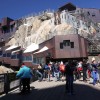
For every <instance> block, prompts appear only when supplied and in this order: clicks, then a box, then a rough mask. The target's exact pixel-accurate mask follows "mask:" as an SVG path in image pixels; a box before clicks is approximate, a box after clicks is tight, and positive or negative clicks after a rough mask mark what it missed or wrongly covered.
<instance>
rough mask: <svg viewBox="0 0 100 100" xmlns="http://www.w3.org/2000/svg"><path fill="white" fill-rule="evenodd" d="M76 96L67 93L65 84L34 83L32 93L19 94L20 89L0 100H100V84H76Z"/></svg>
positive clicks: (80, 82)
mask: <svg viewBox="0 0 100 100" xmlns="http://www.w3.org/2000/svg"><path fill="white" fill-rule="evenodd" d="M74 89H75V95H71V96H69V95H67V94H66V93H65V82H61V81H60V82H55V81H51V82H46V81H43V82H38V81H36V82H34V83H32V84H31V93H29V94H23V95H22V94H19V89H16V90H14V91H12V92H10V93H9V94H7V95H1V96H0V100H100V84H98V85H96V86H93V85H92V84H89V83H84V82H82V81H76V82H74Z"/></svg>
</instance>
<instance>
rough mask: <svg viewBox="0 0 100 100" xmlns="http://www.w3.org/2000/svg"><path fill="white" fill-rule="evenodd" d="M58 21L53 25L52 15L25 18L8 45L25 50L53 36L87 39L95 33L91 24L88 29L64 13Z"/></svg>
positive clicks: (72, 16)
mask: <svg viewBox="0 0 100 100" xmlns="http://www.w3.org/2000/svg"><path fill="white" fill-rule="evenodd" d="M64 16H65V17H64ZM56 17H57V20H59V16H58V15H56ZM60 20H61V23H60V24H56V25H55V24H54V21H55V17H54V14H53V13H46V14H45V13H44V14H43V15H39V16H31V17H28V18H25V19H23V22H22V23H23V24H21V25H20V26H19V27H18V30H16V32H15V35H14V37H13V38H12V39H11V40H10V41H9V42H8V44H11V45H12V44H16V45H20V46H22V47H24V48H26V47H27V46H29V45H30V44H31V43H36V44H40V43H42V42H44V41H45V40H48V39H50V38H52V37H53V36H55V35H66V34H80V35H82V36H84V37H87V36H88V34H94V33H96V28H95V27H94V26H93V24H90V27H88V26H87V23H86V22H84V21H82V20H80V19H77V17H75V16H74V15H72V14H70V13H68V12H66V11H63V12H61V14H60Z"/></svg>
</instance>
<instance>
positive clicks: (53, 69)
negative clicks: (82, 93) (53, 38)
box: [16, 59, 100, 94]
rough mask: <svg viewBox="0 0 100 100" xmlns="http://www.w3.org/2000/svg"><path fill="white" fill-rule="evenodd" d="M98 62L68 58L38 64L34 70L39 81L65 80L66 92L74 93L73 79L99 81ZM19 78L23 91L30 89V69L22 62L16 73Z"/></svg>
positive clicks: (95, 82) (93, 82)
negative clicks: (63, 60)
mask: <svg viewBox="0 0 100 100" xmlns="http://www.w3.org/2000/svg"><path fill="white" fill-rule="evenodd" d="M99 66H100V63H98V62H96V61H95V60H93V61H91V63H89V62H88V61H87V60H85V59H84V60H82V61H76V60H69V61H67V62H65V63H63V62H62V61H61V62H50V63H46V64H44V65H42V64H39V66H38V67H37V69H36V70H35V72H36V74H37V76H38V80H39V82H41V81H48V82H50V81H51V78H53V79H54V81H56V82H57V81H66V87H65V90H66V93H68V94H74V89H73V81H76V80H80V79H82V80H83V82H87V79H89V78H92V79H93V81H92V84H93V85H95V84H97V83H99V73H98V67H99ZM16 76H17V77H20V78H21V81H22V84H23V92H24V91H26V87H27V88H28V91H30V85H29V84H30V78H31V77H32V71H31V70H30V68H28V67H27V66H25V65H24V64H23V65H22V66H21V68H20V70H19V72H18V73H17V75H16Z"/></svg>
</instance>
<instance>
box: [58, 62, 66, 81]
mask: <svg viewBox="0 0 100 100" xmlns="http://www.w3.org/2000/svg"><path fill="white" fill-rule="evenodd" d="M59 70H60V73H61V80H62V81H64V74H65V65H64V64H63V62H62V61H61V63H60V65H59Z"/></svg>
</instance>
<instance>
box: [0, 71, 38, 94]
mask: <svg viewBox="0 0 100 100" xmlns="http://www.w3.org/2000/svg"><path fill="white" fill-rule="evenodd" d="M37 79H38V78H37V75H36V72H35V71H33V78H32V79H31V82H34V81H36V80H37ZM19 85H20V79H18V78H16V73H15V72H13V73H4V74H0V94H3V93H6V94H8V92H9V91H11V90H13V89H15V88H17V87H19Z"/></svg>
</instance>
